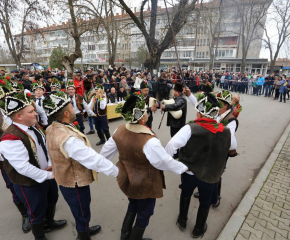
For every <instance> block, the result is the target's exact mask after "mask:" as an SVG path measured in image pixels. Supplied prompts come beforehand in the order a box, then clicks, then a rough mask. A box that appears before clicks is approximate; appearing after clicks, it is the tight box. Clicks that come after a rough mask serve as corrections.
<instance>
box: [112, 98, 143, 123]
mask: <svg viewBox="0 0 290 240" xmlns="http://www.w3.org/2000/svg"><path fill="white" fill-rule="evenodd" d="M125 99H126V102H125V104H124V105H122V104H118V106H117V108H116V113H121V114H122V117H123V118H124V120H125V121H127V122H131V123H138V122H139V120H140V119H141V118H142V117H143V116H144V115H145V114H146V108H145V105H146V102H145V99H144V96H143V94H141V93H140V92H137V93H134V94H133V95H132V96H128V98H127V97H126V98H125Z"/></svg>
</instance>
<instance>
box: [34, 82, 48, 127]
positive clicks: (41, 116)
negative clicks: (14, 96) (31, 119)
mask: <svg viewBox="0 0 290 240" xmlns="http://www.w3.org/2000/svg"><path fill="white" fill-rule="evenodd" d="M31 87H32V91H33V93H34V99H33V100H34V102H35V104H36V106H38V107H37V109H38V108H41V109H43V99H44V96H43V94H44V92H45V88H44V86H43V85H42V84H41V82H37V81H36V82H34V83H32V84H31ZM38 110H39V109H38ZM37 121H38V123H39V125H40V126H43V127H44V126H47V124H48V123H47V116H46V114H45V112H44V110H43V111H41V110H40V112H38V111H37Z"/></svg>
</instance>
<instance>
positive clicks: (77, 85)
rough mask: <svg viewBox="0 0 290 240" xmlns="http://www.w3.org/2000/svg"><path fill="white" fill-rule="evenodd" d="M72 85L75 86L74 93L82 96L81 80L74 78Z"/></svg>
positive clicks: (82, 86)
mask: <svg viewBox="0 0 290 240" xmlns="http://www.w3.org/2000/svg"><path fill="white" fill-rule="evenodd" d="M74 85H75V87H76V94H79V95H81V96H84V85H83V81H82V80H81V81H79V80H77V79H74Z"/></svg>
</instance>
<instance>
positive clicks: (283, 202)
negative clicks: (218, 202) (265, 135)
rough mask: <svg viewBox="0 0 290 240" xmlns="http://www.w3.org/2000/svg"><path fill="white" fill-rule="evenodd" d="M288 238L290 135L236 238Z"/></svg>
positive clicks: (289, 236) (252, 239) (245, 239)
mask: <svg viewBox="0 0 290 240" xmlns="http://www.w3.org/2000/svg"><path fill="white" fill-rule="evenodd" d="M256 239H262V240H268V239H277V240H286V239H290V135H289V136H288V138H287V140H286V142H285V144H284V146H283V148H282V150H281V152H280V153H279V156H278V158H277V160H276V162H275V164H274V166H273V168H272V169H271V171H270V174H269V176H268V178H267V180H266V181H265V183H264V185H263V187H262V188H261V191H260V193H259V194H258V196H257V197H256V199H255V202H254V204H253V206H252V208H251V210H250V212H249V214H248V215H247V216H246V219H245V221H244V223H243V225H242V227H241V229H240V231H239V233H238V235H237V236H236V238H235V240H256Z"/></svg>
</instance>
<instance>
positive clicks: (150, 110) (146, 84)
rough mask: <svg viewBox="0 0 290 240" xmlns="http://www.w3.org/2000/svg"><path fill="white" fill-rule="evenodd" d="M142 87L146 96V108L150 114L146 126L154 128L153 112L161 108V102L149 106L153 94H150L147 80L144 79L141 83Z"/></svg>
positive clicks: (142, 91)
mask: <svg viewBox="0 0 290 240" xmlns="http://www.w3.org/2000/svg"><path fill="white" fill-rule="evenodd" d="M140 89H141V93H142V94H143V96H144V100H145V102H146V110H147V114H148V121H147V123H146V126H147V127H149V128H152V122H153V113H154V112H156V110H157V108H159V103H157V102H156V104H155V105H154V107H149V102H150V98H152V96H149V87H148V83H147V81H143V82H142V83H141V84H140Z"/></svg>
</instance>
